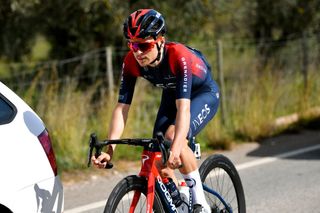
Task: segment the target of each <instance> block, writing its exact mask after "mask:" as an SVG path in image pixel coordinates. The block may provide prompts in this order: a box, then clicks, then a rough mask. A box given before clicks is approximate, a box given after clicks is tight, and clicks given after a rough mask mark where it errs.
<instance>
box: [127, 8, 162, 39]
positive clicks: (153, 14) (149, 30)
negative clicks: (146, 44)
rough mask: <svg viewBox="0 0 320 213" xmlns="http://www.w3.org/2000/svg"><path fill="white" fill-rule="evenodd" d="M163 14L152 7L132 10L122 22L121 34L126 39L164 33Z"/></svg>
mask: <svg viewBox="0 0 320 213" xmlns="http://www.w3.org/2000/svg"><path fill="white" fill-rule="evenodd" d="M165 31H166V29H165V21H164V18H163V16H162V15H161V14H160V13H159V12H157V11H155V10H152V9H140V10H137V11H135V12H133V13H132V14H131V15H130V16H129V17H128V18H127V19H126V21H125V22H124V24H123V34H124V36H125V37H126V38H127V39H135V38H141V39H144V38H147V37H149V36H151V37H153V38H154V39H156V37H157V36H158V35H159V34H161V35H163V34H164V33H165Z"/></svg>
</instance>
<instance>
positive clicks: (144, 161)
mask: <svg viewBox="0 0 320 213" xmlns="http://www.w3.org/2000/svg"><path fill="white" fill-rule="evenodd" d="M161 160H162V155H161V152H155V151H151V150H148V149H146V148H145V150H143V152H142V155H141V170H140V172H139V176H140V177H144V178H146V180H147V182H148V186H147V209H146V212H147V213H152V207H153V203H154V196H155V190H157V192H158V194H159V196H160V199H161V201H163V202H165V204H166V205H163V207H165V208H166V210H167V211H166V212H169V213H174V212H177V210H176V206H175V205H174V204H173V200H172V198H171V195H170V193H169V191H168V190H167V188H166V186H165V185H164V183H163V182H162V178H161V176H160V174H159V171H158V169H157V165H160V163H161ZM140 195H141V192H139V191H135V193H134V196H133V200H132V203H131V205H130V211H129V212H130V213H133V212H134V210H135V208H136V205H137V203H138V201H139V198H140Z"/></svg>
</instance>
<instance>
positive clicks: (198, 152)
mask: <svg viewBox="0 0 320 213" xmlns="http://www.w3.org/2000/svg"><path fill="white" fill-rule="evenodd" d="M194 147H195V149H194V152H193V153H194V156H195V157H196V159H201V150H200V144H199V143H195V144H194Z"/></svg>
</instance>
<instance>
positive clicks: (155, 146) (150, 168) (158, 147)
mask: <svg viewBox="0 0 320 213" xmlns="http://www.w3.org/2000/svg"><path fill="white" fill-rule="evenodd" d="M155 141H157V143H155ZM193 143H194V141H193ZM110 144H127V145H134V146H143V147H144V150H143V152H142V154H141V169H140V172H139V176H140V177H144V178H146V180H147V205H146V207H147V208H146V213H152V207H153V203H154V197H155V190H156V191H157V192H158V195H159V196H160V199H161V202H162V204H163V207H164V208H165V210H166V212H168V213H175V212H177V209H176V206H175V205H174V204H173V200H172V198H171V195H170V193H169V191H168V190H167V188H166V186H165V184H164V183H163V181H162V178H161V176H160V173H159V171H158V168H157V166H161V165H163V164H164V163H165V162H166V160H167V158H168V155H167V153H166V150H165V149H166V148H167V149H168V148H169V147H170V142H169V143H168V142H167V141H165V140H164V138H163V135H159V136H158V138H157V139H119V140H106V141H103V142H99V141H98V139H97V136H96V135H95V134H91V136H90V141H89V153H88V167H89V166H90V159H91V156H92V151H93V149H96V153H95V155H96V157H98V156H99V155H100V154H101V149H102V147H104V146H106V145H110ZM165 147H166V148H165ZM191 147H192V144H191ZM193 151H194V150H193ZM163 155H164V156H163ZM107 166H108V167H106V168H112V166H113V165H112V164H109V165H107ZM202 185H203V189H204V190H205V191H207V192H208V193H210V194H212V195H214V196H216V197H217V198H218V199H219V200H220V201H221V202H222V203H223V204H224V206H225V207H226V209H227V210H228V212H229V213H232V209H231V208H230V206H229V205H228V204H227V203H226V201H225V200H224V199H223V198H222V196H221V195H220V194H219V193H217V192H216V191H214V190H213V189H211V188H209V187H207V186H206V185H205V184H202ZM140 196H141V192H140V191H135V192H134V195H133V200H132V203H131V204H130V209H129V213H134V210H135V208H136V206H137V203H138V201H139V199H140Z"/></svg>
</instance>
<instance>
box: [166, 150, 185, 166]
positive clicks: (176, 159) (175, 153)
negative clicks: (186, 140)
mask: <svg viewBox="0 0 320 213" xmlns="http://www.w3.org/2000/svg"><path fill="white" fill-rule="evenodd" d="M180 153H181V149H179V148H178V149H174V148H172V149H171V151H170V156H169V159H168V162H167V166H168V167H169V168H170V169H177V168H181V167H182V163H181V160H180Z"/></svg>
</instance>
